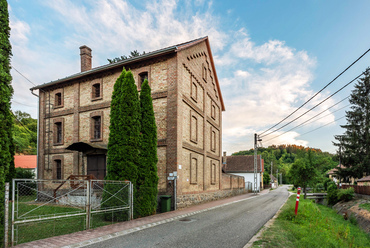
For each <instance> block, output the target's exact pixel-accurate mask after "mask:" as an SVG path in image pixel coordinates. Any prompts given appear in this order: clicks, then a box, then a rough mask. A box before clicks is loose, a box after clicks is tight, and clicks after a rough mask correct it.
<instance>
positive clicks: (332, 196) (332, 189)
mask: <svg viewBox="0 0 370 248" xmlns="http://www.w3.org/2000/svg"><path fill="white" fill-rule="evenodd" d="M326 199H327V200H328V205H334V204H335V203H337V202H338V188H337V186H336V185H335V183H331V184H330V185H329V186H328V194H327V195H326Z"/></svg>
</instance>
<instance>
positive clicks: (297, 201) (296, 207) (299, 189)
mask: <svg viewBox="0 0 370 248" xmlns="http://www.w3.org/2000/svg"><path fill="white" fill-rule="evenodd" d="M300 193H301V187H298V190H297V200H296V202H295V212H294V213H295V215H297V211H298V204H299V195H300Z"/></svg>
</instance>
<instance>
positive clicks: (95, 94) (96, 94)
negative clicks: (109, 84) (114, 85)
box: [92, 84, 100, 99]
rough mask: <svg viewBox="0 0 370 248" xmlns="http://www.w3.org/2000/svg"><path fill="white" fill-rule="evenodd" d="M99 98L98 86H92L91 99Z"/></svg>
mask: <svg viewBox="0 0 370 248" xmlns="http://www.w3.org/2000/svg"><path fill="white" fill-rule="evenodd" d="M96 98H100V84H94V85H93V86H92V99H96Z"/></svg>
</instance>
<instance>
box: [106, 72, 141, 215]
mask: <svg viewBox="0 0 370 248" xmlns="http://www.w3.org/2000/svg"><path fill="white" fill-rule="evenodd" d="M139 145H140V103H139V95H138V92H137V89H136V85H135V80H134V77H133V75H132V73H131V71H128V72H126V70H125V69H123V71H122V73H121V75H120V76H119V77H118V79H117V81H116V83H115V84H114V91H113V95H112V102H111V113H110V126H109V141H108V160H107V175H106V177H105V179H106V180H119V181H124V180H129V181H131V182H132V184H133V185H134V187H136V182H137V169H138V163H139V162H138V161H139V148H140V146H139ZM105 190H106V192H107V193H106V194H104V195H103V202H104V204H103V207H110V206H117V204H121V203H120V202H119V201H116V200H115V199H116V198H115V197H111V196H112V195H114V194H115V193H116V192H117V186H115V185H112V184H107V185H106V187H105ZM109 216H112V215H110V214H107V216H106V218H118V219H120V220H123V219H125V216H118V215H114V216H112V217H109Z"/></svg>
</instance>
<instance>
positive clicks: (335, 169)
mask: <svg viewBox="0 0 370 248" xmlns="http://www.w3.org/2000/svg"><path fill="white" fill-rule="evenodd" d="M339 167H340V168H342V169H344V168H346V167H344V165H342V164H338V165H337V167H335V168H333V169H331V170H330V171H328V172H327V173H326V174H329V175H334V174H336V172H337V171H338V169H337V168H339Z"/></svg>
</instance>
